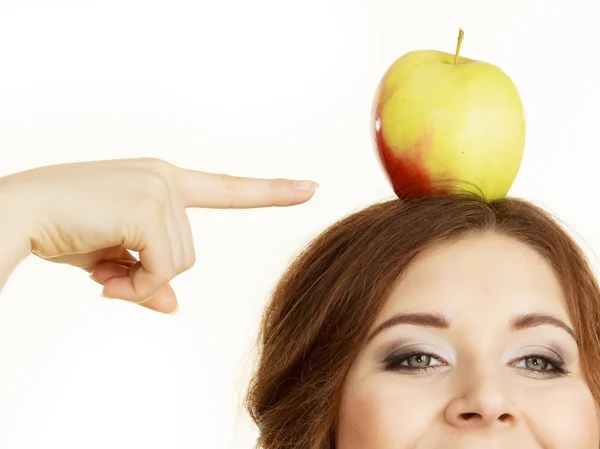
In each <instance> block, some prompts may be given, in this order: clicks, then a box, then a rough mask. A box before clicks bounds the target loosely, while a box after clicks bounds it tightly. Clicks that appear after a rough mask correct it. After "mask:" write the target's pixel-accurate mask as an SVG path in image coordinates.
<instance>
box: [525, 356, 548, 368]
mask: <svg viewBox="0 0 600 449" xmlns="http://www.w3.org/2000/svg"><path fill="white" fill-rule="evenodd" d="M547 367H548V363H547V362H546V361H545V360H543V359H540V358H533V359H527V368H530V369H535V370H544V369H546V368H547Z"/></svg>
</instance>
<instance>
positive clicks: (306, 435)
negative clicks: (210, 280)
mask: <svg viewBox="0 0 600 449" xmlns="http://www.w3.org/2000/svg"><path fill="white" fill-rule="evenodd" d="M484 231H495V232H499V233H502V234H504V235H507V236H510V237H512V238H515V239H517V240H519V241H521V242H524V243H526V244H527V245H530V246H531V247H533V248H535V249H536V250H537V251H539V253H540V254H541V255H542V256H544V257H545V258H546V259H547V260H548V261H549V262H550V263H551V265H552V266H553V268H554V269H555V271H556V275H557V277H558V279H559V281H560V282H561V284H562V286H563V288H564V292H565V295H566V297H567V300H568V312H569V314H570V317H571V319H572V321H573V324H574V326H575V331H576V334H577V339H578V342H579V346H580V350H581V353H582V354H583V356H584V357H583V359H584V360H582V363H583V369H584V372H585V373H586V375H587V381H588V384H589V386H590V389H591V391H592V394H593V395H594V397H595V398H596V400H597V402H600V352H599V351H600V349H599V348H600V327H599V326H600V291H599V289H598V285H597V282H596V279H595V277H594V275H593V273H592V270H591V269H590V267H589V265H588V262H587V260H586V258H585V256H584V254H583V252H582V250H581V248H580V247H579V246H578V245H577V244H576V243H575V242H574V240H573V239H571V237H570V236H569V235H568V234H567V232H565V231H564V230H563V229H562V228H561V226H560V225H559V224H558V223H557V222H556V221H555V220H554V219H553V218H552V217H551V216H550V215H549V214H548V213H547V212H545V211H544V210H542V209H541V208H539V207H537V206H534V205H533V204H531V203H529V202H527V201H524V200H519V199H515V198H503V199H499V200H495V201H484V200H480V199H478V198H477V197H474V196H471V195H453V196H442V197H435V198H426V199H417V200H410V201H402V200H398V199H394V200H391V201H385V202H382V203H378V204H375V205H372V206H370V207H367V208H366V209H364V210H361V211H359V212H357V213H353V214H351V215H350V216H348V217H346V218H344V219H342V220H340V221H339V222H337V223H335V224H334V225H333V226H331V227H330V228H328V229H327V230H325V231H324V232H323V233H322V234H321V235H320V236H318V237H317V238H316V239H315V240H314V241H313V242H312V243H311V244H310V245H309V246H308V247H307V248H306V250H305V251H304V252H303V253H302V254H301V255H300V256H299V257H298V258H297V259H296V260H295V261H294V262H293V263H292V264H291V266H290V267H289V268H288V269H287V271H286V272H285V273H284V275H283V277H282V278H281V280H280V281H279V283H278V284H277V286H276V288H275V290H274V293H273V296H272V298H271V301H270V303H269V304H268V306H267V308H266V310H265V313H264V316H263V321H262V325H261V329H260V332H259V340H258V345H259V347H258V349H259V359H258V366H257V369H256V372H255V374H254V376H253V378H252V381H251V383H250V388H249V390H248V395H247V399H246V408H247V410H248V412H249V414H250V416H251V418H252V419H253V420H254V422H255V423H256V425H257V426H258V430H259V438H258V442H257V447H260V448H264V449H283V448H290V449H333V448H334V447H335V443H334V431H333V429H334V427H335V422H336V417H337V412H338V407H339V402H340V396H341V390H342V386H343V383H344V380H345V377H346V374H347V372H348V370H349V368H350V365H351V363H352V361H353V359H354V357H355V355H356V353H357V352H358V351H359V349H360V347H361V344H362V342H363V341H364V340H365V337H366V335H367V332H368V330H369V328H370V327H371V325H372V323H373V322H374V320H375V319H376V317H377V315H378V313H379V311H380V309H381V308H382V306H383V305H384V303H385V301H386V299H387V297H388V295H389V293H390V289H391V288H392V287H393V285H394V283H395V281H396V279H397V278H398V277H399V275H400V274H401V273H402V272H403V270H405V269H406V267H407V266H408V265H409V264H410V262H411V260H412V259H413V258H414V257H415V256H416V255H417V254H419V253H420V252H422V251H423V250H425V249H426V248H428V247H430V246H431V245H434V244H439V243H443V242H447V241H451V240H453V239H458V238H460V237H464V236H466V235H467V234H471V233H474V232H484Z"/></svg>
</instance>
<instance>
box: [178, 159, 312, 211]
mask: <svg viewBox="0 0 600 449" xmlns="http://www.w3.org/2000/svg"><path fill="white" fill-rule="evenodd" d="M176 176H177V181H178V188H179V189H180V195H181V198H182V200H183V203H184V207H186V208H187V207H206V208H212V209H246V208H253V207H269V206H293V205H297V204H301V203H304V202H306V201H308V200H309V199H310V198H311V197H312V196H313V194H314V192H315V190H316V189H317V188H318V187H319V185H318V184H317V183H316V182H314V181H298V180H291V179H280V178H274V179H267V178H248V177H243V176H233V175H227V174H217V173H207V172H202V171H196V170H189V169H185V168H179V167H178V168H177V169H176Z"/></svg>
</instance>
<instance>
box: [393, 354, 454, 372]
mask: <svg viewBox="0 0 600 449" xmlns="http://www.w3.org/2000/svg"><path fill="white" fill-rule="evenodd" d="M383 363H384V364H385V369H386V370H387V371H405V372H410V371H412V372H414V371H430V370H432V369H437V368H440V367H443V366H446V365H447V364H448V363H447V362H446V361H445V360H444V359H443V358H441V357H440V356H438V355H436V354H432V353H428V352H410V353H405V354H392V355H391V356H389V357H387V358H386V359H385V360H384V362H383Z"/></svg>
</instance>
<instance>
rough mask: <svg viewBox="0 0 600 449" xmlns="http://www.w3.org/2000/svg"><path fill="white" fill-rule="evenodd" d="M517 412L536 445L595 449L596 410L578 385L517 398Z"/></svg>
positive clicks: (599, 432)
mask: <svg viewBox="0 0 600 449" xmlns="http://www.w3.org/2000/svg"><path fill="white" fill-rule="evenodd" d="M519 402H520V404H519V408H520V409H521V410H522V411H523V415H524V416H525V417H526V420H527V421H528V424H529V426H530V427H531V428H532V429H534V431H535V433H537V436H538V438H539V440H540V441H544V442H546V444H548V445H550V446H549V447H569V448H573V449H598V447H599V446H600V429H599V427H598V407H597V405H596V403H595V401H594V398H593V397H592V394H591V392H590V390H589V389H588V387H587V386H586V385H585V384H584V383H583V382H581V381H577V380H574V381H573V383H571V384H565V385H560V386H558V385H557V386H556V387H552V388H549V389H541V390H540V391H535V390H531V389H529V390H527V391H526V392H523V393H522V394H521V395H520V401H519Z"/></svg>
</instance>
